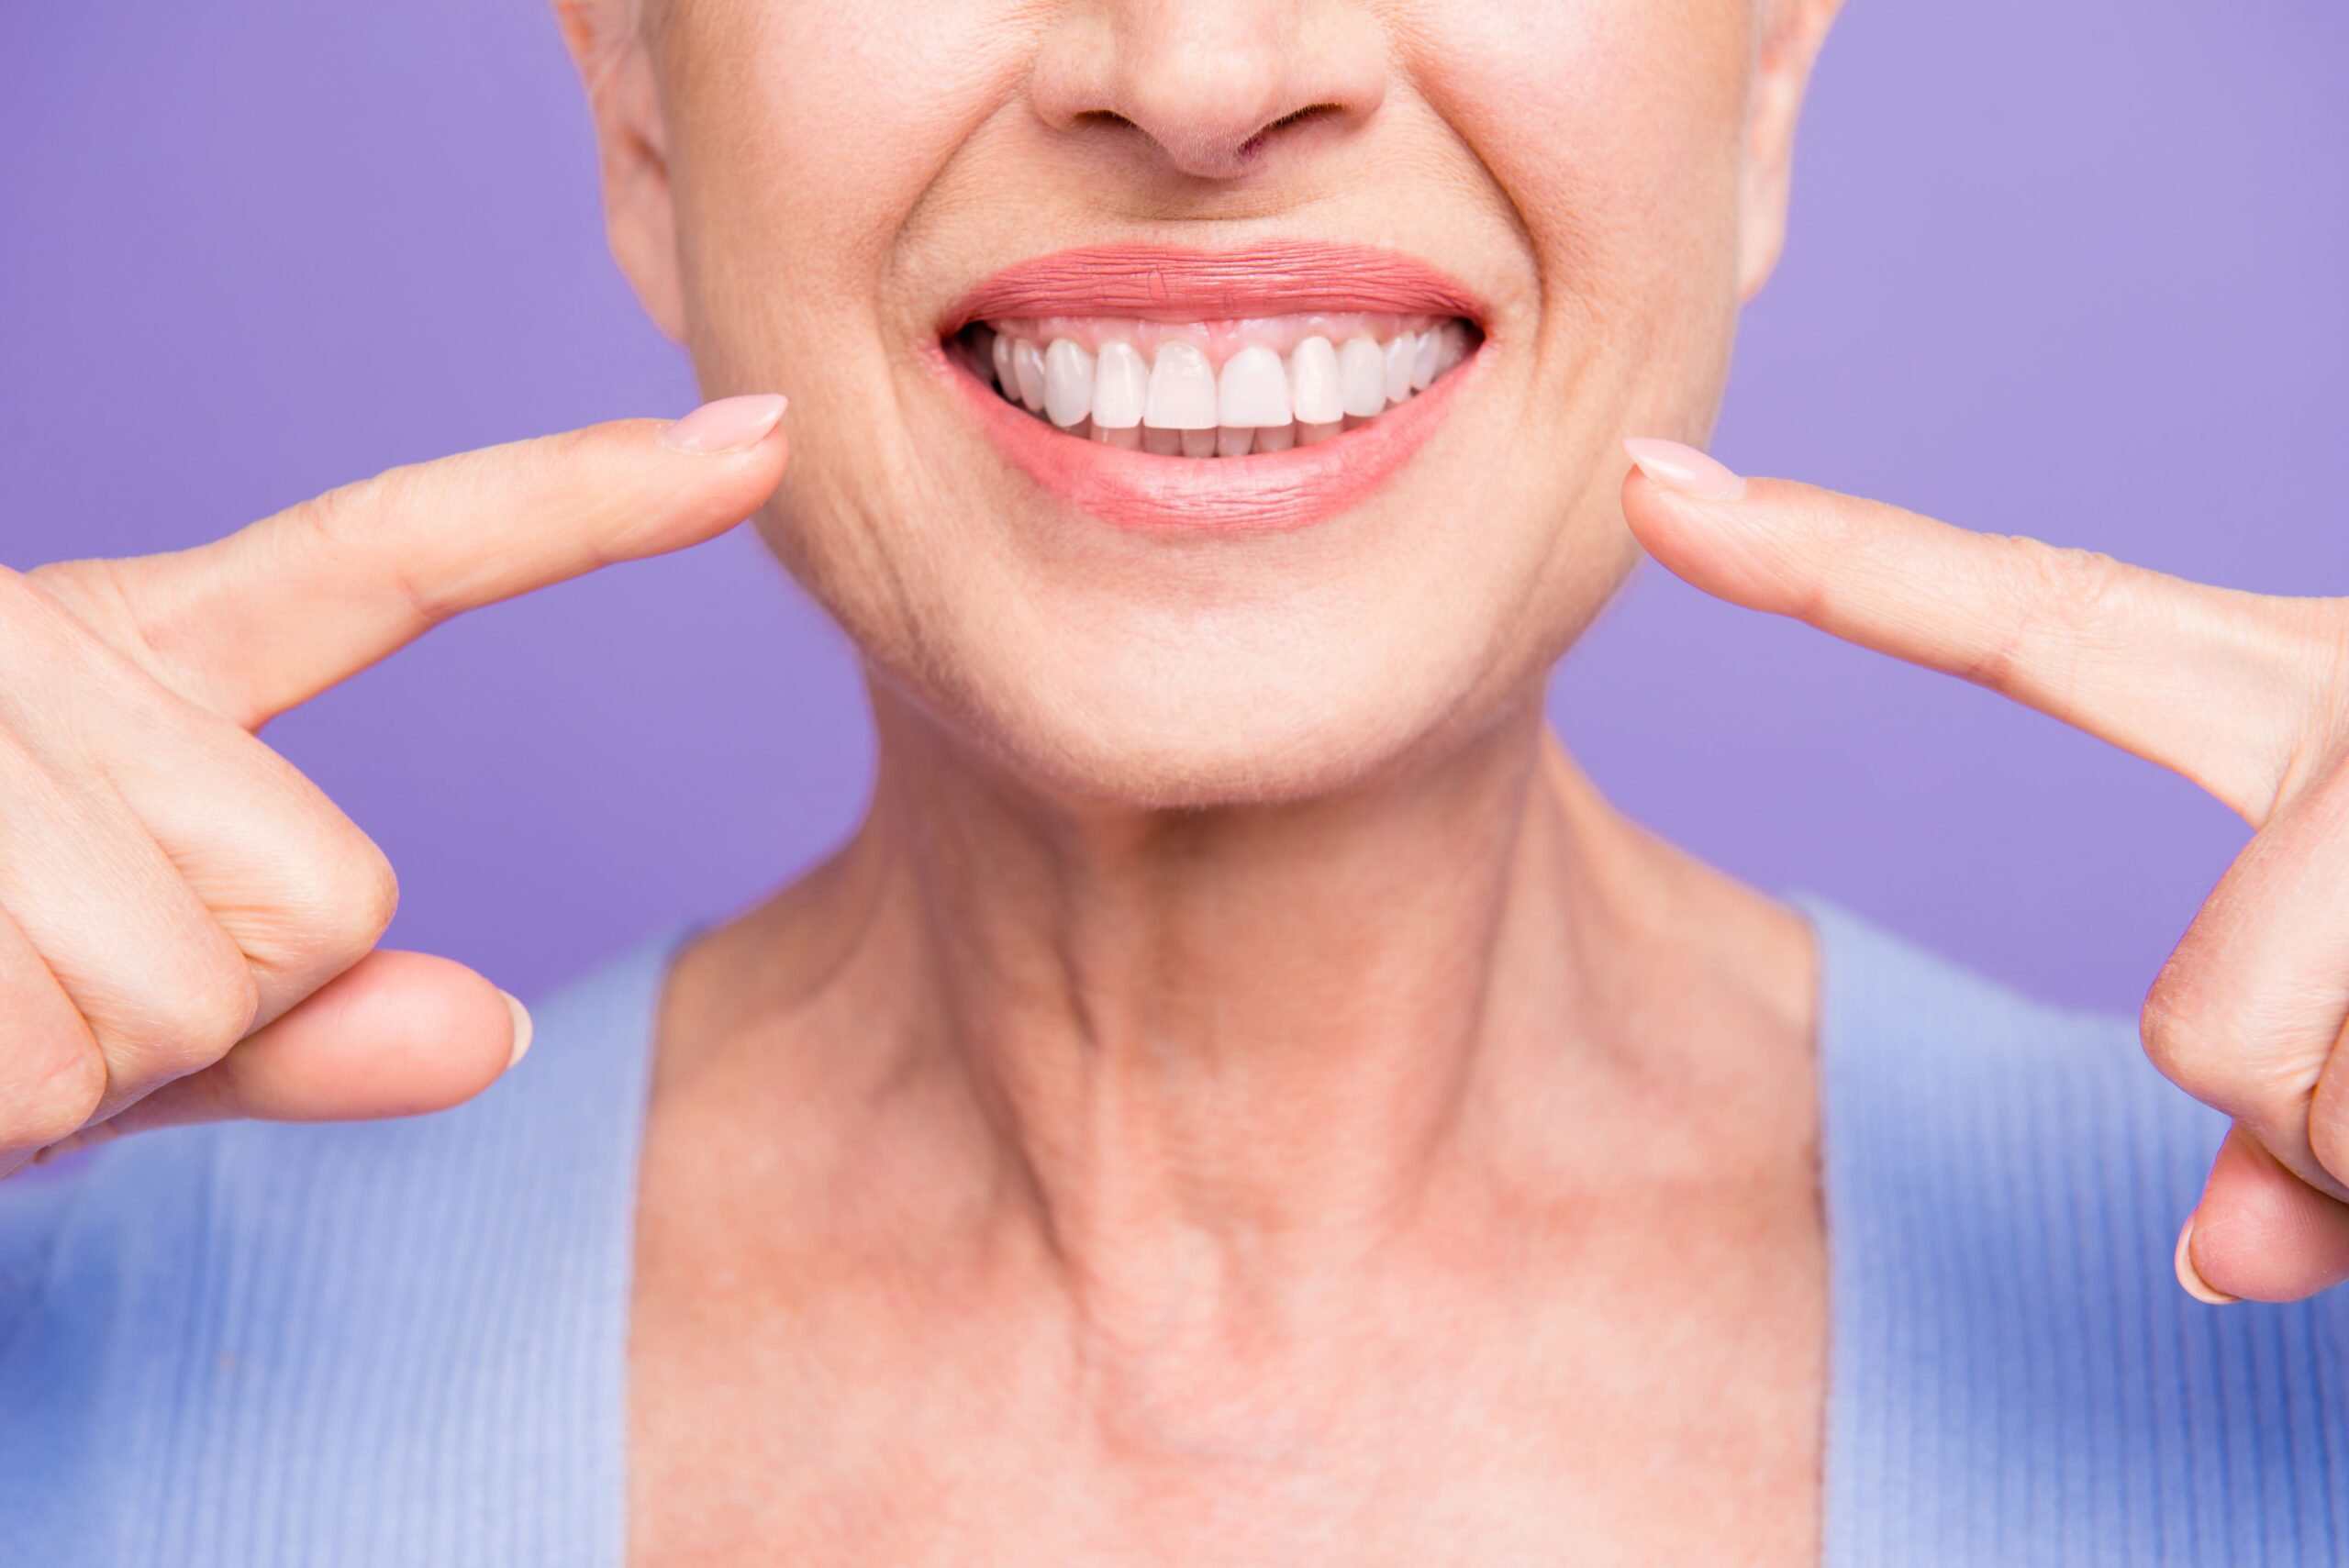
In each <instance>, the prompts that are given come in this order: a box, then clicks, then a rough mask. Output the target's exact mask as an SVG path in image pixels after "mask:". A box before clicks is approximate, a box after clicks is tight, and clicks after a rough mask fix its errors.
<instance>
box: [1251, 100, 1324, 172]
mask: <svg viewBox="0 0 2349 1568" xmlns="http://www.w3.org/2000/svg"><path fill="white" fill-rule="evenodd" d="M1343 113H1345V110H1344V108H1343V107H1342V106H1339V105H1337V104H1308V105H1306V106H1305V107H1303V108H1301V109H1291V110H1290V111H1289V112H1288V113H1287V114H1285V115H1283V116H1281V117H1280V118H1278V119H1276V120H1273V121H1271V122H1270V123H1268V124H1266V125H1265V126H1264V128H1261V129H1260V130H1258V131H1257V132H1256V134H1255V135H1253V136H1252V137H1250V138H1249V139H1247V140H1245V141H1243V142H1241V144H1240V156H1241V158H1242V159H1243V160H1244V159H1249V158H1253V157H1255V156H1256V154H1257V153H1259V152H1261V151H1263V150H1264V144H1265V143H1266V142H1268V141H1270V140H1272V139H1273V138H1275V136H1278V135H1279V134H1280V133H1281V132H1283V131H1285V130H1286V129H1288V128H1289V127H1291V126H1294V125H1299V124H1302V123H1303V122H1305V121H1306V120H1309V119H1312V118H1314V117H1316V116H1320V115H1341V114H1343Z"/></svg>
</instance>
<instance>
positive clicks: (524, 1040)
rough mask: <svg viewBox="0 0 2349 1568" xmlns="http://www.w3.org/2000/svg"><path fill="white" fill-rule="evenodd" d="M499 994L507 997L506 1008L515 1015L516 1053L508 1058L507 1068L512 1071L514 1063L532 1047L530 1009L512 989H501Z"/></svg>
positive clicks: (509, 1071)
mask: <svg viewBox="0 0 2349 1568" xmlns="http://www.w3.org/2000/svg"><path fill="white" fill-rule="evenodd" d="M498 995H501V996H503V997H505V998H506V1010H507V1012H509V1013H511V1014H513V1015H514V1054H513V1055H511V1056H509V1057H507V1059H506V1070H507V1072H508V1073H511V1072H512V1071H514V1064H515V1063H516V1062H519V1061H521V1060H522V1055H523V1052H525V1051H529V1049H530V1009H529V1008H528V1007H525V1006H522V1002H521V998H519V997H518V996H516V995H514V994H513V993H512V992H510V991H500V992H499V993H498Z"/></svg>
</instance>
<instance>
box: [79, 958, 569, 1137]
mask: <svg viewBox="0 0 2349 1568" xmlns="http://www.w3.org/2000/svg"><path fill="white" fill-rule="evenodd" d="M529 1045H530V1016H529V1013H528V1012H526V1011H525V1010H524V1009H523V1007H522V1005H521V1003H519V1002H518V1001H516V1000H515V999H514V998H513V997H511V996H509V995H507V994H506V993H505V992H503V991H500V990H499V989H498V988H497V987H496V986H495V985H492V984H490V983H489V982H488V981H486V980H484V979H483V978H482V977H481V976H480V975H478V974H476V973H473V971H472V970H470V969H467V968H465V967H464V966H463V965H462V964H460V963H455V962H451V961H450V960H448V959H445V958H434V957H431V956H429V955H428V954H425V953H419V952H398V951H385V950H378V951H374V952H372V953H369V954H368V955H367V956H366V957H365V958H363V959H361V960H360V961H359V962H357V963H355V964H353V965H351V968H349V969H347V970H345V971H343V973H340V975H337V976H336V977H335V978H334V979H333V980H331V981H329V982H328V983H327V984H325V985H323V986H321V987H320V988H319V989H318V990H317V991H315V992H313V993H312V994H311V995H309V996H308V997H307V998H306V999H305V1000H304V1001H303V1002H302V1004H301V1005H300V1006H297V1007H295V1008H293V1009H292V1010H291V1011H289V1012H287V1013H285V1014H284V1015H283V1016H282V1017H280V1018H276V1019H274V1020H273V1021H272V1022H271V1023H269V1024H268V1025H267V1026H266V1027H264V1028H262V1029H256V1030H255V1031H254V1032H253V1033H251V1034H250V1035H248V1036H246V1037H245V1039H244V1040H240V1041H239V1042H238V1044H237V1045H236V1047H235V1048H234V1049H233V1050H231V1051H229V1052H228V1055H226V1056H224V1057H222V1058H221V1059H220V1060H219V1061H217V1062H214V1063H213V1064H212V1065H211V1066H209V1067H206V1068H205V1069H203V1070H202V1071H201V1072H197V1073H190V1074H188V1075H187V1076H186V1077H184V1078H178V1079H174V1080H173V1081H172V1082H171V1083H168V1084H164V1085H162V1086H161V1088H159V1089H157V1090H156V1091H155V1092H154V1093H153V1094H150V1095H146V1096H145V1097H144V1098H141V1099H139V1100H138V1101H136V1102H134V1103H132V1104H131V1105H128V1106H124V1107H123V1109H122V1110H120V1111H118V1112H117V1113H116V1114H115V1115H114V1116H113V1117H111V1118H108V1119H107V1120H106V1121H103V1122H99V1123H96V1124H95V1125H93V1126H90V1127H86V1128H83V1129H82V1130H81V1131H80V1132H77V1133H75V1134H74V1135H73V1136H72V1138H70V1139H67V1140H64V1141H63V1142H61V1143H56V1144H51V1145H50V1147H49V1148H48V1149H47V1150H44V1151H42V1156H41V1157H42V1158H48V1157H49V1156H50V1155H54V1154H61V1153H64V1152H67V1151H70V1150H72V1149H75V1148H79V1147H81V1146H83V1145H85V1144H90V1143H98V1142H103V1141H105V1140H108V1139H111V1138H117V1137H120V1136H122V1135H123V1134H125V1133H131V1132H146V1131H150V1130H152V1129H157V1128H164V1127H179V1126H184V1125H186V1124H189V1123H192V1122H206V1121H228V1120H232V1119H236V1118H248V1119H251V1120H257V1121H366V1120H373V1119H377V1118H386V1117H403V1116H418V1115H421V1114H423V1113H425V1112H427V1111H437V1110H445V1109H447V1108H448V1107H449V1106H453V1105H457V1104H460V1103H461V1102H462V1101H465V1100H469V1099H471V1098H472V1097H473V1095H477V1094H479V1093H481V1091H482V1090H484V1089H485V1088H487V1087H488V1086H489V1085H490V1084H493V1083H495V1082H496V1081H497V1079H498V1078H499V1077H500V1076H501V1075H503V1074H504V1073H505V1072H506V1071H507V1068H509V1067H511V1066H512V1065H513V1064H514V1063H515V1062H518V1061H520V1060H521V1058H522V1053H523V1052H524V1051H527V1050H529Z"/></svg>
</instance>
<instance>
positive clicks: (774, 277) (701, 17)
mask: <svg viewBox="0 0 2349 1568" xmlns="http://www.w3.org/2000/svg"><path fill="white" fill-rule="evenodd" d="M1033 9H1034V7H1032V6H1020V5H1018V4H1015V3H1011V0H789V3H787V4H775V3H774V0H676V3H675V6H674V12H673V15H672V19H671V20H670V21H669V22H668V23H667V25H665V26H664V28H663V29H662V37H661V39H660V45H659V47H660V55H661V67H662V84H663V94H662V96H663V109H664V115H665V118H666V127H667V130H668V134H669V138H670V150H669V161H670V166H671V170H672V174H673V178H674V181H675V201H676V205H677V217H678V229H679V234H680V239H681V248H682V250H683V252H684V262H685V294H686V302H687V313H688V319H689V327H690V331H691V339H692V340H691V347H692V349H693V350H694V354H695V358H696V361H697V362H698V363H700V364H701V365H702V366H703V369H704V371H705V373H709V372H710V371H712V370H713V369H717V370H718V371H720V372H723V371H724V370H725V369H727V368H729V367H733V368H738V369H747V368H750V367H752V366H755V367H756V368H757V369H758V370H759V371H760V372H762V373H769V374H773V373H775V372H777V371H778V370H786V369H787V370H798V369H799V368H800V367H801V365H802V364H805V363H807V362H809V361H814V362H815V363H816V365H817V367H818V369H820V370H823V371H827V372H829V370H831V369H832V368H833V367H832V365H831V363H830V360H831V356H833V355H835V354H838V353H840V352H841V351H842V350H845V349H849V348H850V347H851V346H852V345H855V344H860V343H861V344H864V345H868V346H869V345H870V343H871V341H872V339H873V337H874V333H873V328H874V312H875V309H876V306H877V302H878V301H880V300H882V299H884V298H886V297H888V296H889V293H890V291H889V290H888V289H887V288H886V287H885V284H886V281H887V277H888V272H889V267H890V264H891V261H892V257H893V255H894V253H895V250H896V244H897V240H898V239H899V236H900V234H901V233H902V231H903V230H904V228H906V226H907V224H908V222H910V221H912V220H913V218H914V217H915V214H916V213H917V211H918V207H919V206H920V203H921V201H922V199H923V196H924V193H925V192H926V191H927V190H929V188H930V186H931V185H932V183H934V182H935V180H936V178H937V176H938V173H939V171H940V170H941V168H943V167H945V166H946V165H948V164H949V163H950V162H951V161H952V160H953V158H954V156H955V154H956V152H957V151H958V150H960V148H961V147H962V146H963V143H964V142H965V141H966V140H967V139H969V137H970V136H971V134H972V133H973V131H974V128H976V126H977V125H978V124H979V123H980V122H981V121H982V120H984V119H985V117H986V116H987V115H988V114H989V113H990V112H992V111H993V110H994V108H995V107H996V106H999V105H1000V104H1001V103H1002V102H1003V101H1004V100H1005V98H1006V97H1007V89H1006V83H1008V82H1011V81H1014V80H1016V78H1017V74H1018V72H1019V70H1020V69H1021V64H1022V61H1024V60H1025V59H1026V58H1027V57H1028V56H1029V54H1030V52H1031V51H1032V40H1031V39H1030V34H1031V33H1032V31H1033V27H1032V24H1031V23H1030V22H1029V21H1026V20H1024V19H1023V13H1027V12H1032V11H1033ZM818 349H820V350H821V354H822V357H821V359H817V358H816V356H815V354H814V353H813V352H812V351H813V350H818ZM852 373H853V372H852Z"/></svg>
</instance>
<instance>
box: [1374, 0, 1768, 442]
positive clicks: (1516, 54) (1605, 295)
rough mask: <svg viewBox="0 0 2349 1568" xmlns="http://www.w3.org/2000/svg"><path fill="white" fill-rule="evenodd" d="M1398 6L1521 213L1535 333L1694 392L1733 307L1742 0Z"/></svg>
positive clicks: (1714, 385) (1749, 20)
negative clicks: (1534, 283)
mask: <svg viewBox="0 0 2349 1568" xmlns="http://www.w3.org/2000/svg"><path fill="white" fill-rule="evenodd" d="M1403 16H1404V19H1405V22H1406V36H1407V37H1408V39H1409V40H1410V47H1411V48H1412V50H1413V52H1414V54H1415V55H1416V56H1417V60H1418V61H1423V62H1424V64H1423V65H1422V66H1420V67H1419V75H1420V82H1419V86H1420V90H1421V91H1422V92H1424V93H1425V94H1426V95H1427V96H1428V97H1429V99H1430V100H1431V103H1432V104H1433V106H1434V107H1435V109H1436V111H1437V112H1438V113H1439V114H1440V115H1442V117H1444V118H1445V119H1446V120H1447V121H1449V122H1450V123H1451V125H1452V126H1453V128H1455V129H1456V130H1457V132H1458V134H1459V135H1460V136H1461V137H1462V138H1463V139H1465V140H1466V141H1467V142H1468V144H1469V145H1470V146H1471V147H1472V148H1473V149H1474V150H1475V153H1476V155H1477V157H1478V158H1479V160H1480V161H1482V162H1483V163H1484V165H1485V167H1486V171H1487V172H1489V173H1490V175H1491V177H1492V179H1493V180H1494V182H1495V183H1496V184H1497V186H1498V187H1499V189H1500V192H1501V194H1502V195H1503V196H1504V197H1505V198H1506V200H1507V201H1508V205H1509V206H1510V207H1511V208H1512V209H1513V210H1514V212H1515V214H1516V216H1517V218H1518V220H1519V221H1520V223H1521V224H1522V225H1523V227H1524V229H1525V234H1526V239H1527V242H1528V245H1529V247H1530V249H1531V252H1532V254H1533V257H1534V261H1535V267H1536V273H1537V276H1538V279H1539V285H1540V288H1541V291H1542V302H1541V312H1540V315H1541V318H1542V328H1543V334H1544V341H1543V342H1542V349H1543V350H1544V351H1545V352H1550V351H1553V350H1554V351H1555V355H1556V358H1558V359H1559V360H1561V361H1564V362H1566V363H1569V364H1583V363H1584V362H1585V361H1586V360H1587V358H1588V357H1589V355H1590V353H1591V352H1592V350H1597V351H1598V352H1599V353H1601V354H1606V355H1611V356H1614V357H1619V358H1624V359H1633V358H1636V359H1638V360H1640V361H1643V362H1645V363H1646V364H1647V365H1648V366H1649V367H1650V373H1652V374H1653V379H1654V380H1655V381H1656V382H1657V383H1659V384H1658V385H1656V386H1655V387H1654V389H1653V390H1654V392H1655V395H1658V396H1660V397H1668V398H1672V399H1673V400H1675V401H1678V400H1681V399H1682V398H1684V397H1692V398H1693V399H1694V400H1695V402H1696V404H1698V405H1703V404H1705V403H1706V402H1707V401H1708V400H1709V397H1710V396H1712V395H1716V394H1717V392H1718V383H1719V379H1720V374H1721V373H1725V370H1726V348H1727V341H1728V337H1729V328H1730V326H1731V324H1732V323H1733V320H1734V316H1735V311H1736V303H1737V294H1736V289H1737V279H1736V255H1737V192H1738V177H1739V170H1740V166H1741V159H1742V137H1743V131H1744V123H1745V112H1746V94H1747V91H1748V85H1749V81H1750V76H1751V71H1752V49H1753V41H1752V39H1753V34H1752V28H1753V16H1752V7H1751V4H1750V0H1584V3H1581V4H1575V5H1561V4H1558V3H1556V0H1426V3H1425V4H1420V5H1414V6H1409V7H1408V8H1407V9H1406V10H1405V11H1404V13H1403ZM1415 63H1416V62H1415ZM1664 367H1673V373H1672V374H1671V375H1669V376H1667V375H1665V374H1664ZM1674 381H1677V382H1681V383H1691V382H1693V383H1695V384H1693V385H1688V386H1687V388H1686V391H1685V393H1682V394H1678V395H1675V393H1674V392H1673V391H1672V389H1671V387H1670V386H1669V385H1666V384H1664V383H1668V382H1674Z"/></svg>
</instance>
